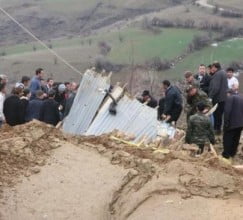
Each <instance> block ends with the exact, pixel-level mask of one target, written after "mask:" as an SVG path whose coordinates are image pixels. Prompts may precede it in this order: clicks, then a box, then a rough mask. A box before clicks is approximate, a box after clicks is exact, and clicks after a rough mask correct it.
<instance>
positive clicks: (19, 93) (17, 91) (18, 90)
mask: <svg viewBox="0 0 243 220" xmlns="http://www.w3.org/2000/svg"><path fill="white" fill-rule="evenodd" d="M11 94H12V95H16V96H19V97H21V96H22V95H23V88H21V87H14V88H13V89H12V92H11Z"/></svg>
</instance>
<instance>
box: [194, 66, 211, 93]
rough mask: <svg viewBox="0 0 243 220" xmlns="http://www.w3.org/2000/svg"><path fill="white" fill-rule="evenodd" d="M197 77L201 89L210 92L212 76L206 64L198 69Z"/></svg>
mask: <svg viewBox="0 0 243 220" xmlns="http://www.w3.org/2000/svg"><path fill="white" fill-rule="evenodd" d="M195 79H196V80H197V81H199V82H200V89H201V90H202V91H204V92H205V93H206V94H208V90H209V85H210V80H211V77H210V76H209V75H208V74H207V71H206V66H205V65H204V64H201V65H200V66H199V69H198V74H196V75H195Z"/></svg>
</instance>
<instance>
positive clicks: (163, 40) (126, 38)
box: [0, 28, 201, 64]
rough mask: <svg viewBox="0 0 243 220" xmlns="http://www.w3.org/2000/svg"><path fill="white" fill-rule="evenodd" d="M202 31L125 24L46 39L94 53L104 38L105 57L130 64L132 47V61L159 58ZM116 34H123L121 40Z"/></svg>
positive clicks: (22, 48) (28, 47) (13, 50)
mask: <svg viewBox="0 0 243 220" xmlns="http://www.w3.org/2000/svg"><path fill="white" fill-rule="evenodd" d="M198 33H201V31H197V30H187V29H163V30H162V31H161V33H159V34H154V33H152V32H149V31H146V30H141V29H139V28H126V29H123V30H121V31H119V32H118V31H115V32H110V33H105V34H98V35H97V36H91V37H85V38H81V37H75V38H69V39H68V38H65V39H59V40H52V41H51V42H47V44H48V45H51V46H52V47H53V49H57V48H69V47H71V48H70V50H73V47H77V48H79V49H82V48H86V49H87V48H90V50H91V51H96V54H94V56H96V55H97V54H98V53H99V50H98V43H99V42H101V41H105V42H107V43H108V44H109V45H110V46H111V52H110V54H109V55H108V57H107V59H109V60H110V61H111V62H114V63H117V64H130V63H131V54H132V50H133V53H134V54H133V56H134V57H133V58H134V62H135V64H141V63H143V62H144V61H146V60H148V59H151V58H153V57H156V56H157V57H160V58H162V59H168V60H169V59H173V58H175V57H176V56H178V55H180V54H181V53H182V52H183V51H184V50H185V49H186V48H187V46H188V44H189V43H190V42H191V40H192V38H193V36H194V35H196V34H198ZM119 37H122V39H123V40H122V41H120V39H119ZM33 49H35V50H37V51H38V50H42V49H43V48H42V46H41V45H39V44H38V43H29V44H19V45H15V46H9V47H2V48H0V53H1V52H6V54H7V55H14V54H21V56H24V54H23V53H26V52H33Z"/></svg>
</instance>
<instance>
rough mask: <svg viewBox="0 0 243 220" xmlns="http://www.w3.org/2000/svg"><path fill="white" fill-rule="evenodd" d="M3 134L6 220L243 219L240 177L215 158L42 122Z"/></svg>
mask: <svg viewBox="0 0 243 220" xmlns="http://www.w3.org/2000/svg"><path fill="white" fill-rule="evenodd" d="M3 131H4V132H1V134H0V138H1V143H0V157H1V161H0V181H1V184H0V185H1V186H0V190H1V191H2V192H1V199H0V219H4V220H5V219H37V220H39V219H74V220H76V219H119V220H120V219H200V220H201V219H237V220H238V219H242V217H243V216H242V212H241V210H242V206H243V195H242V194H243V183H242V180H241V177H240V176H239V175H238V174H237V173H235V171H234V170H233V169H232V168H231V167H229V166H227V165H224V164H221V163H220V162H219V161H218V160H217V159H215V158H213V157H211V155H205V156H204V157H202V158H192V157H190V156H189V153H188V152H186V151H178V152H177V151H171V152H170V153H169V154H163V153H155V152H154V151H153V150H152V148H150V147H147V148H141V149H136V148H134V147H131V146H128V145H124V144H121V143H116V142H111V141H110V139H109V136H102V137H71V136H67V135H64V134H62V133H61V132H59V131H57V130H56V129H54V128H52V127H48V126H46V125H44V124H42V123H39V122H33V123H30V124H27V125H24V126H18V127H15V128H5V129H4V130H3ZM24 131H28V132H26V133H25V132H24ZM222 207H224V208H223V209H222ZM219 210H220V211H219Z"/></svg>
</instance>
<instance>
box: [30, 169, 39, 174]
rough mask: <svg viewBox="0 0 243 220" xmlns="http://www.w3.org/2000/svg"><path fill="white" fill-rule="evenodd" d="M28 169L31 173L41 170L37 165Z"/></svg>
mask: <svg viewBox="0 0 243 220" xmlns="http://www.w3.org/2000/svg"><path fill="white" fill-rule="evenodd" d="M30 171H31V173H34V174H36V173H39V172H40V171H41V170H40V168H39V167H33V168H31V169H30Z"/></svg>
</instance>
